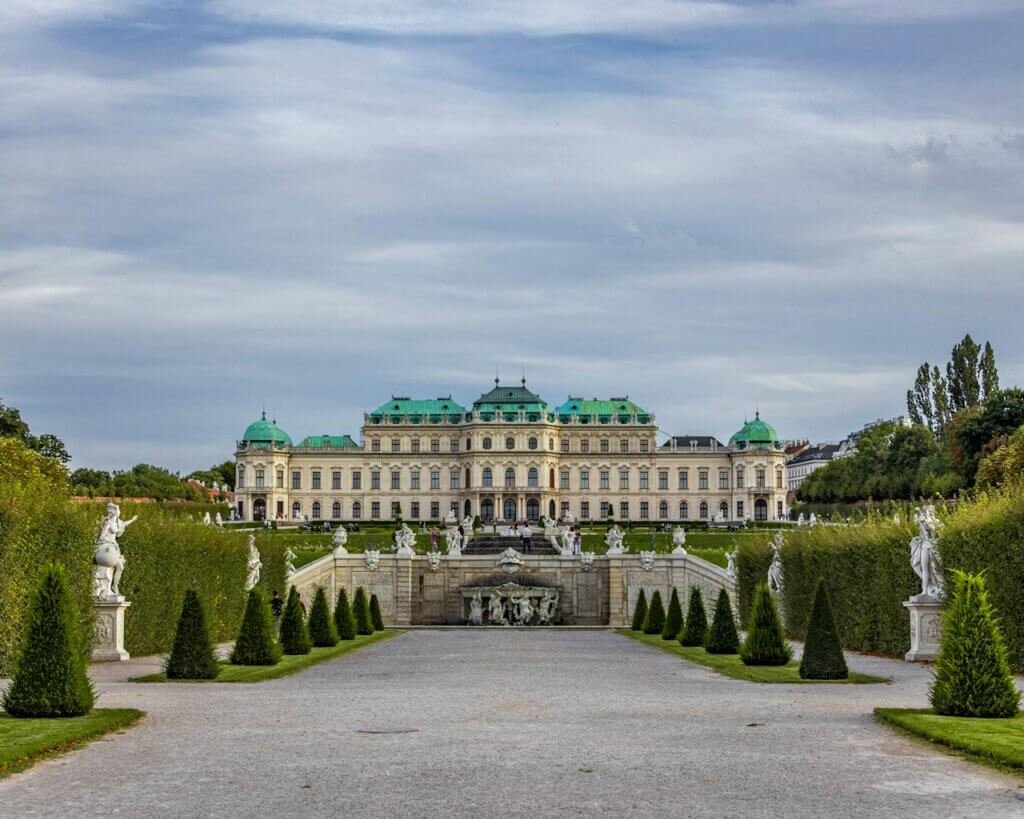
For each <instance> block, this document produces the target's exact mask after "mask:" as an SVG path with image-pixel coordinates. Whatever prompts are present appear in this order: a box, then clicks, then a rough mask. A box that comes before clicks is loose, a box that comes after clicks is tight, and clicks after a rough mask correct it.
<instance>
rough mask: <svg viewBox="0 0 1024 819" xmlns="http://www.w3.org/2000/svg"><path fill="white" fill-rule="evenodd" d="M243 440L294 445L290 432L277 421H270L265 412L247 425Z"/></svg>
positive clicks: (251, 442) (248, 442)
mask: <svg viewBox="0 0 1024 819" xmlns="http://www.w3.org/2000/svg"><path fill="white" fill-rule="evenodd" d="M242 440H243V441H244V442H245V443H247V444H287V445H288V446H291V445H292V439H291V437H289V435H288V433H287V432H285V431H284V430H283V429H281V428H280V427H279V426H278V425H277V421H268V420H267V414H266V413H265V412H264V413H263V415H262V416H260V419H259V420H258V421H253V422H252V423H251V424H249V426H248V427H246V429H245V434H244V435H242Z"/></svg>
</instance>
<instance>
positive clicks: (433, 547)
mask: <svg viewBox="0 0 1024 819" xmlns="http://www.w3.org/2000/svg"><path fill="white" fill-rule="evenodd" d="M439 537H440V533H439V532H438V531H437V527H436V526H433V527H431V529H430V551H432V552H436V551H437V544H438V540H439Z"/></svg>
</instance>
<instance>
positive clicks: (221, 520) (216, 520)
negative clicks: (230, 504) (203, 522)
mask: <svg viewBox="0 0 1024 819" xmlns="http://www.w3.org/2000/svg"><path fill="white" fill-rule="evenodd" d="M213 522H214V523H216V524H217V525H218V526H223V525H224V518H222V517H221V514H220V512H218V513H217V517H216V518H214V520H213Z"/></svg>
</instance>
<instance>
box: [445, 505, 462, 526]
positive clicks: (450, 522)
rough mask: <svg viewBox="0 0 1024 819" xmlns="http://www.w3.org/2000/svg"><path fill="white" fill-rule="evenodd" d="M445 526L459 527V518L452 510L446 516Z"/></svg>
mask: <svg viewBox="0 0 1024 819" xmlns="http://www.w3.org/2000/svg"><path fill="white" fill-rule="evenodd" d="M444 525H445V526H458V525H459V519H458V518H457V517H455V513H454V512H452V511H451V510H450V509H449V510H448V514H447V515H445V516H444Z"/></svg>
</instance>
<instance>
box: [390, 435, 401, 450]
mask: <svg viewBox="0 0 1024 819" xmlns="http://www.w3.org/2000/svg"><path fill="white" fill-rule="evenodd" d="M401 449H402V441H401V439H400V438H392V439H391V451H392V452H399V451H401Z"/></svg>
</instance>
